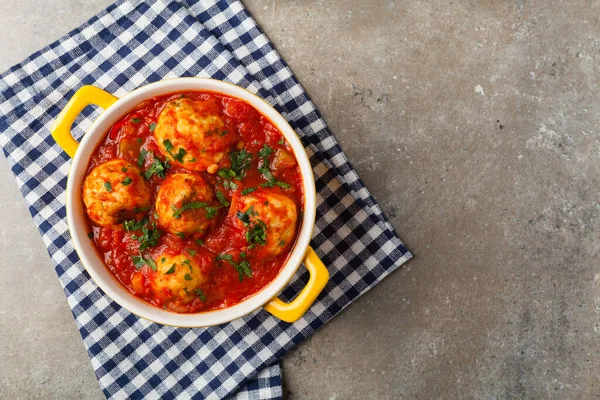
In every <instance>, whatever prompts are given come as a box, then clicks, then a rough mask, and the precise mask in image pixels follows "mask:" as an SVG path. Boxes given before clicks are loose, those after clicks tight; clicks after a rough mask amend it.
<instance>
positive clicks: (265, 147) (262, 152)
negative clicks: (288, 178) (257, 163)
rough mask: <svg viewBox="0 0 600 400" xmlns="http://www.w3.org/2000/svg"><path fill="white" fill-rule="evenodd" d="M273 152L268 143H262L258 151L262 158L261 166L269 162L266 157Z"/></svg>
mask: <svg viewBox="0 0 600 400" xmlns="http://www.w3.org/2000/svg"><path fill="white" fill-rule="evenodd" d="M272 153H273V149H272V148H271V147H270V146H269V145H268V144H266V143H265V144H263V147H262V149H260V150H259V151H258V156H259V157H260V158H262V161H263V167H264V166H267V165H268V164H269V160H268V157H269V156H270V155H271V154H272Z"/></svg>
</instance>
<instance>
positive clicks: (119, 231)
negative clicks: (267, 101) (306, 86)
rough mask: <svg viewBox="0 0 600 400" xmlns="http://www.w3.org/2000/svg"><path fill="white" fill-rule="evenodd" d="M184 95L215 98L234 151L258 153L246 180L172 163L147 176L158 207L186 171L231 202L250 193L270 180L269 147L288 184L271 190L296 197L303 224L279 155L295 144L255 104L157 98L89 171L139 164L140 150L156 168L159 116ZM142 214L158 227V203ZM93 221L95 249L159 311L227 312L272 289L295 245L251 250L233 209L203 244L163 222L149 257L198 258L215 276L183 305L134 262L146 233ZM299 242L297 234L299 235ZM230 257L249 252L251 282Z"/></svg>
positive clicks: (294, 182)
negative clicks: (273, 252) (275, 251)
mask: <svg viewBox="0 0 600 400" xmlns="http://www.w3.org/2000/svg"><path fill="white" fill-rule="evenodd" d="M182 97H185V98H186V99H190V100H204V101H206V100H211V101H214V102H215V103H216V106H217V108H218V110H219V112H220V117H221V119H222V120H223V122H224V124H225V126H226V129H227V131H228V134H229V135H232V138H231V148H230V152H235V151H239V149H240V148H242V146H243V149H245V150H246V151H247V152H249V153H251V154H252V159H251V164H250V166H249V167H248V168H247V169H246V173H245V176H244V177H243V178H242V179H231V178H228V179H225V178H223V177H221V176H219V174H217V173H215V174H211V173H208V172H195V171H190V170H187V169H184V168H182V166H181V165H179V166H177V165H173V163H171V166H170V168H168V169H167V170H166V175H165V178H161V177H159V176H157V175H156V174H154V175H153V176H151V177H150V178H149V179H148V182H149V184H150V186H151V188H152V193H153V195H152V196H153V197H152V204H153V205H154V204H155V199H156V194H157V192H158V189H159V187H160V185H161V182H162V181H163V180H164V179H166V178H168V177H169V175H171V174H174V173H182V172H185V173H192V174H197V175H200V176H201V177H202V178H204V180H206V182H208V183H209V184H210V186H211V187H212V189H213V191H215V192H216V191H217V190H218V191H220V192H221V193H223V194H224V195H225V197H226V200H227V201H229V202H231V199H232V196H233V195H234V193H235V192H239V193H241V191H242V190H244V189H245V188H256V187H260V185H261V184H265V182H267V179H266V178H265V176H264V175H263V174H262V173H261V172H260V171H259V167H260V166H262V165H263V164H261V163H264V161H263V158H261V157H260V156H259V154H258V153H259V151H260V150H261V149H262V148H263V146H264V145H265V144H266V145H267V146H268V147H270V148H271V149H272V150H273V151H272V153H271V154H270V155H269V156H268V157H267V162H268V163H269V164H270V168H271V172H272V174H273V176H274V177H275V178H276V179H277V181H279V182H285V183H287V184H288V185H289V187H288V188H285V187H284V188H282V187H279V186H277V185H276V186H274V187H273V188H270V189H269V190H273V191H276V192H278V193H282V194H285V195H286V196H288V197H289V198H291V199H293V200H294V202H295V203H296V205H297V210H298V222H297V224H299V221H300V220H301V215H302V209H303V187H302V177H301V173H300V169H299V167H298V166H297V163H296V162H295V158H293V159H292V160H293V162H292V164H294V165H292V166H290V165H285V166H284V167H283V168H278V167H277V160H276V157H277V152H278V151H280V152H283V153H284V154H286V155H288V156H289V155H291V156H292V157H293V152H292V150H291V147H290V146H289V145H288V144H287V143H286V142H285V140H284V139H283V136H282V134H281V133H280V132H279V130H278V129H277V128H276V127H275V126H274V125H273V124H272V123H271V122H270V121H269V120H268V119H267V118H266V117H265V116H264V115H262V114H261V113H260V112H258V111H257V110H256V109H254V108H253V107H252V106H251V105H250V104H248V103H246V102H244V101H242V100H239V99H235V98H232V97H229V96H226V95H222V94H216V93H212V92H197V91H193V92H183V93H176V94H170V95H166V96H160V97H155V98H152V99H150V100H146V101H144V102H142V103H141V104H139V105H138V106H137V107H136V108H135V109H134V110H133V111H131V112H129V113H128V114H127V115H125V116H124V117H123V118H122V119H121V120H120V121H118V122H117V123H115V124H114V125H113V126H112V127H111V128H110V129H109V130H108V132H107V135H106V137H105V139H104V140H103V141H102V142H101V143H100V145H99V146H98V147H97V149H96V151H95V152H94V154H93V155H92V157H91V159H90V162H89V166H88V173H89V172H90V170H91V169H92V168H94V167H95V166H97V165H100V164H102V163H104V162H106V161H109V160H112V159H115V158H120V159H124V160H126V161H129V162H131V163H132V164H135V165H138V159H139V155H140V151H142V150H146V152H148V153H149V155H147V156H146V158H145V160H144V161H143V163H142V166H141V167H140V169H141V170H142V172H143V171H144V170H147V169H148V168H149V166H150V165H151V163H152V160H153V158H152V156H151V155H152V154H154V157H156V158H158V159H160V160H164V159H165V157H163V156H162V155H161V152H160V150H159V146H160V145H161V144H160V143H157V141H156V140H155V138H154V134H153V132H152V131H153V130H154V129H155V127H156V123H157V118H158V116H159V114H160V113H161V111H162V110H163V108H164V107H165V105H166V104H167V103H169V102H172V101H176V100H177V99H180V98H182ZM288 161H289V157H288ZM288 164H289V163H288ZM218 166H219V168H220V169H226V168H230V167H231V160H230V156H229V153H228V154H227V155H225V157H223V159H222V160H221V161H220V162H219V163H218ZM226 181H230V182H233V183H234V185H233V186H234V188H232V187H231V186H232V185H228V184H226V183H225V182H226ZM236 186H237V187H236ZM257 193H258V192H257ZM144 217H145V218H147V219H148V223H149V224H152V223H154V222H156V221H155V218H156V217H155V212H154V206H152V207H151V209H150V210H148V212H147V214H146V215H145V216H144ZM139 219H140V218H138V220H139ZM88 221H89V223H90V226H91V227H92V231H93V241H94V243H95V245H96V248H97V250H98V252H99V254H100V255H101V257H103V259H104V262H105V264H106V266H107V267H108V268H109V270H110V271H111V272H112V273H113V275H114V276H115V278H116V279H118V280H119V282H121V284H123V286H125V287H126V288H127V289H129V291H130V292H131V293H132V294H134V295H135V296H137V297H139V298H141V299H143V300H145V301H147V302H149V303H151V304H153V305H155V306H157V307H162V308H165V309H169V310H171V311H175V312H183V313H194V312H204V311H210V310H216V309H222V308H227V307H230V306H232V305H234V304H236V303H239V302H240V301H242V300H244V299H246V298H248V297H249V296H252V295H253V294H255V293H257V292H258V291H260V290H261V289H262V288H264V287H265V286H266V285H267V284H269V283H270V282H271V281H272V280H273V279H274V278H275V277H276V276H277V275H278V274H279V272H280V270H281V269H282V267H283V265H284V264H285V262H286V260H287V258H288V256H289V254H290V252H291V250H292V249H293V243H290V244H288V247H287V249H286V250H285V251H283V253H281V254H279V255H277V256H275V257H271V258H269V257H263V256H262V255H261V256H260V257H257V256H254V255H253V254H254V253H253V249H252V248H251V247H250V248H249V243H248V240H247V238H246V236H245V231H244V229H243V228H241V227H240V224H239V222H238V221H235V215H232V214H231V213H229V207H221V208H219V209H218V211H217V214H216V215H215V216H214V217H213V218H212V219H211V225H210V228H209V229H208V231H207V232H206V233H204V234H203V235H204V236H203V237H202V239H201V240H197V239H195V238H184V239H182V238H181V237H178V236H176V235H174V234H171V233H168V232H166V231H165V230H164V229H161V227H160V225H159V224H157V225H156V226H157V229H158V230H159V232H160V238H159V239H158V241H157V244H156V245H155V246H151V247H149V248H148V249H147V250H145V251H144V252H143V255H144V256H145V257H151V258H152V259H156V258H157V257H159V256H161V255H164V254H168V255H174V256H175V255H178V254H185V255H186V257H187V258H189V259H190V260H192V261H193V263H194V265H197V266H199V268H200V269H201V271H202V273H203V274H205V275H207V276H208V277H209V279H208V281H207V282H206V283H205V284H203V285H202V292H203V295H202V296H198V297H195V298H194V299H193V300H188V301H185V302H184V301H178V300H174V299H173V298H169V293H166V294H165V293H155V292H154V291H153V288H152V282H153V280H154V279H156V275H157V272H156V271H155V270H154V269H153V268H152V266H151V265H149V264H144V265H143V266H141V267H140V266H139V265H138V266H137V267H136V265H135V263H134V258H133V257H135V256H138V255H139V254H140V252H139V246H140V242H139V240H138V239H137V238H138V237H139V236H140V234H141V233H140V231H139V230H138V231H131V230H130V231H127V230H126V229H124V228H123V226H122V225H119V226H112V227H106V226H98V225H97V224H95V223H94V222H93V221H92V220H90V219H89V218H88ZM298 231H299V226H296V233H295V235H297V234H298ZM295 240H296V237H294V241H295ZM224 253H227V254H232V255H233V256H234V259H237V260H238V261H240V260H242V258H240V253H246V254H245V256H244V254H241V256H244V257H243V260H246V261H248V263H249V265H250V268H251V271H252V277H248V276H243V277H242V276H241V274H240V273H239V271H238V270H236V268H234V266H233V265H232V264H231V263H229V262H227V261H226V260H219V259H218V256H219V255H221V254H224ZM256 254H259V253H256Z"/></svg>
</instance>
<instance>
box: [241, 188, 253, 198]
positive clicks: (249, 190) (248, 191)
mask: <svg viewBox="0 0 600 400" xmlns="http://www.w3.org/2000/svg"><path fill="white" fill-rule="evenodd" d="M255 190H256V188H253V187H249V188H246V189H244V190H242V195H244V196H245V195H247V194H250V193H252V192H254V191H255Z"/></svg>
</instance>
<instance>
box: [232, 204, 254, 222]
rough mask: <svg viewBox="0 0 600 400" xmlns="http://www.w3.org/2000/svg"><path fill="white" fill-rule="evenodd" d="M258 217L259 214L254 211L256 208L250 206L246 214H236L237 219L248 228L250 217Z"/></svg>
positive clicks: (239, 212)
mask: <svg viewBox="0 0 600 400" xmlns="http://www.w3.org/2000/svg"><path fill="white" fill-rule="evenodd" d="M256 215H258V213H257V212H256V211H254V206H250V207H249V208H248V209H247V210H246V211H245V212H241V211H238V212H237V213H236V214H235V216H236V217H237V219H239V220H240V221H242V223H243V224H244V226H248V224H249V223H250V217H252V216H256Z"/></svg>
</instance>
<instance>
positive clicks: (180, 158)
mask: <svg viewBox="0 0 600 400" xmlns="http://www.w3.org/2000/svg"><path fill="white" fill-rule="evenodd" d="M163 144H164V145H165V149H166V150H167V153H169V155H170V156H171V157H173V160H176V161H179V162H180V163H183V157H184V156H185V155H186V154H187V152H186V151H185V149H184V148H183V147H180V148H179V151H178V152H177V154H173V153H171V150H173V148H174V147H173V143H171V141H170V140H169V139H167V140H163Z"/></svg>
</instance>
